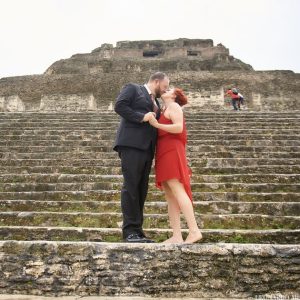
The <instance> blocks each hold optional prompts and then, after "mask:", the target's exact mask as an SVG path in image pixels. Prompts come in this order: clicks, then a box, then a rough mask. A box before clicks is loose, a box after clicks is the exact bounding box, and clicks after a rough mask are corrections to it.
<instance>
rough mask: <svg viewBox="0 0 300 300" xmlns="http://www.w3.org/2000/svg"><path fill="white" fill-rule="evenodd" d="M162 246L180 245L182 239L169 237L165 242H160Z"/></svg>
mask: <svg viewBox="0 0 300 300" xmlns="http://www.w3.org/2000/svg"><path fill="white" fill-rule="evenodd" d="M162 243H163V244H182V243H183V238H175V237H173V236H172V237H171V238H169V239H167V240H165V241H163V242H162Z"/></svg>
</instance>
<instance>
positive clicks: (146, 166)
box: [118, 146, 154, 238]
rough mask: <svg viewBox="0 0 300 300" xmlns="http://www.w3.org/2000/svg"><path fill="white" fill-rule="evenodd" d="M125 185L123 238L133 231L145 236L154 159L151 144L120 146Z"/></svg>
mask: <svg viewBox="0 0 300 300" xmlns="http://www.w3.org/2000/svg"><path fill="white" fill-rule="evenodd" d="M118 152H119V156H120V158H121V166H122V174H123V186H122V191H121V207H122V213H123V227H122V231H123V238H126V237H127V236H128V235H130V234H132V233H137V234H139V235H141V236H142V237H144V236H145V235H144V232H143V221H144V214H143V210H144V204H145V200H146V197H147V193H148V183H149V174H150V171H151V165H152V160H153V156H154V153H153V150H152V148H151V146H150V147H149V148H148V150H139V149H136V148H131V147H119V149H118Z"/></svg>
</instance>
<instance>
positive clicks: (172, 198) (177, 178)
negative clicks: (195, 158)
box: [149, 88, 202, 243]
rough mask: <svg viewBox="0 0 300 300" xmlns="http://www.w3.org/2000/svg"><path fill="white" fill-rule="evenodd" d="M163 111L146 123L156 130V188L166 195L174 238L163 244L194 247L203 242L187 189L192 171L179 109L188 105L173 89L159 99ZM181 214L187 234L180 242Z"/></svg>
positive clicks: (183, 123) (182, 95) (188, 189)
mask: <svg viewBox="0 0 300 300" xmlns="http://www.w3.org/2000/svg"><path fill="white" fill-rule="evenodd" d="M161 99H162V100H163V102H164V109H163V111H162V113H161V116H160V118H159V120H158V121H157V120H156V119H155V117H152V118H151V119H150V120H149V122H150V124H151V125H152V126H154V127H156V128H157V129H158V140H157V145H156V154H155V175H156V179H155V180H156V186H157V187H158V188H160V189H162V190H164V192H165V198H166V200H167V202H168V214H169V219H170V225H171V227H172V230H173V236H172V237H171V238H170V239H168V240H166V241H165V242H164V243H183V242H184V243H194V242H196V241H199V240H200V239H201V238H202V234H201V232H200V230H199V228H198V225H197V222H196V219H195V215H194V209H193V203H192V192H191V185H190V175H191V171H190V169H189V167H188V165H187V159H186V149H185V147H186V142H187V134H186V126H185V121H184V118H183V112H182V108H181V106H183V105H185V104H186V103H187V97H186V96H185V95H184V94H183V91H182V90H181V89H178V88H175V89H171V90H169V91H167V92H166V93H164V94H163V95H162V96H161ZM181 211H182V213H183V215H184V217H185V219H186V221H187V224H188V227H189V234H188V236H187V238H186V240H185V241H183V238H182V234H181V226H180V212H181Z"/></svg>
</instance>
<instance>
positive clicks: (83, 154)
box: [0, 147, 300, 159]
mask: <svg viewBox="0 0 300 300" xmlns="http://www.w3.org/2000/svg"><path fill="white" fill-rule="evenodd" d="M53 148H54V149H53V150H54V152H50V151H49V152H43V151H40V152H21V153H20V152H16V151H15V150H14V151H11V150H9V149H7V150H6V151H0V159H56V158H57V157H60V158H64V157H70V156H72V157H73V159H89V158H90V159H100V158H101V159H112V158H116V153H115V152H113V151H102V152H97V151H95V152H93V151H83V150H76V149H74V150H73V151H65V152H56V151H57V150H58V149H57V147H53ZM20 150H21V151H24V149H23V148H22V147H20ZM31 150H33V149H31ZM187 157H188V158H206V157H207V158H300V150H299V151H298V152H292V151H290V152H289V151H285V152H283V151H282V152H270V151H269V152H241V151H239V152H228V151H223V152H216V151H215V152H188V153H187Z"/></svg>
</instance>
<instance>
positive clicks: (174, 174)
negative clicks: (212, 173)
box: [155, 113, 192, 201]
mask: <svg viewBox="0 0 300 300" xmlns="http://www.w3.org/2000/svg"><path fill="white" fill-rule="evenodd" d="M158 122H159V123H160V124H173V123H172V121H171V120H170V119H168V118H166V117H165V116H164V114H163V113H162V114H161V116H160V118H159V120H158ZM186 142H187V133H186V126H185V120H183V131H182V132H181V133H169V132H166V131H164V130H161V129H158V138H157V146H156V153H155V181H156V186H157V187H158V188H159V189H162V182H164V181H166V180H169V179H175V178H176V179H178V180H179V181H180V182H181V183H182V184H183V186H184V188H185V191H186V193H187V195H188V196H189V198H190V199H191V201H192V191H191V184H190V176H191V174H192V173H191V170H190V168H189V167H188V164H187V159H186Z"/></svg>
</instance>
